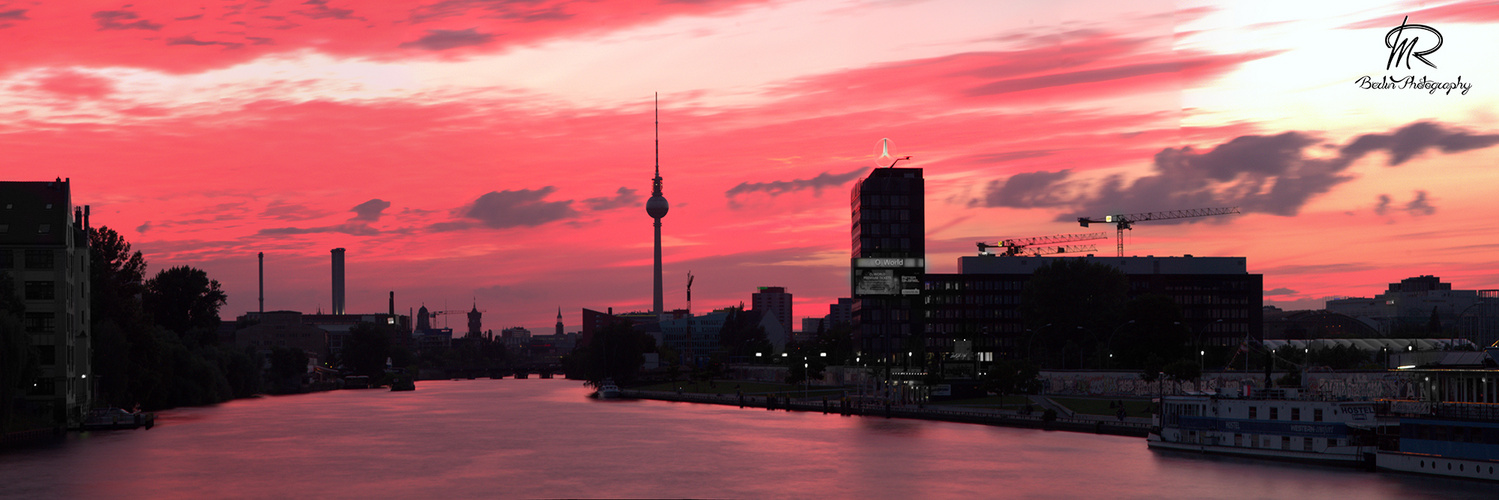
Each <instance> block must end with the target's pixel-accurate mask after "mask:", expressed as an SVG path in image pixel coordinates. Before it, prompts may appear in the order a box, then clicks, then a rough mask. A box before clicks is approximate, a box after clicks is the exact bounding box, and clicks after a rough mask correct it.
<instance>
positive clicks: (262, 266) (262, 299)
mask: <svg viewBox="0 0 1499 500" xmlns="http://www.w3.org/2000/svg"><path fill="white" fill-rule="evenodd" d="M256 255H257V256H258V257H259V258H260V313H261V314H265V252H260V253H258V254H256Z"/></svg>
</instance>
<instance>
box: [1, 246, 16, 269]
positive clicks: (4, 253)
mask: <svg viewBox="0 0 1499 500" xmlns="http://www.w3.org/2000/svg"><path fill="white" fill-rule="evenodd" d="M13 267H16V253H15V252H12V251H10V250H9V249H3V248H0V269H10V268H13Z"/></svg>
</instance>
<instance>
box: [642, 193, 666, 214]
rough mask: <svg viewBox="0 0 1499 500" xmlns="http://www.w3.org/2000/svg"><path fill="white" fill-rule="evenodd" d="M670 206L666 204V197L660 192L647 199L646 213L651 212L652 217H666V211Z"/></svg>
mask: <svg viewBox="0 0 1499 500" xmlns="http://www.w3.org/2000/svg"><path fill="white" fill-rule="evenodd" d="M669 208H671V207H670V206H668V205H667V204H666V198H665V197H663V196H661V195H659V194H658V195H655V196H652V197H651V199H649V200H646V201H645V213H647V214H649V215H650V216H651V218H652V219H660V218H662V217H666V211H667V209H669Z"/></svg>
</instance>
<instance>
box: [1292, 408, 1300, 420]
mask: <svg viewBox="0 0 1499 500" xmlns="http://www.w3.org/2000/svg"><path fill="white" fill-rule="evenodd" d="M1291 420H1301V408H1291Z"/></svg>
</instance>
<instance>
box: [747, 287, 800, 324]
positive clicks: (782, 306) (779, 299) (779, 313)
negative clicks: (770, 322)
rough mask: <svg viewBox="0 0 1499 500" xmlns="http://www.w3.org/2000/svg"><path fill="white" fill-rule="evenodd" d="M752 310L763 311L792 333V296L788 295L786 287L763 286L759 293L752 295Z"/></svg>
mask: <svg viewBox="0 0 1499 500" xmlns="http://www.w3.org/2000/svg"><path fill="white" fill-rule="evenodd" d="M750 310H751V311H763V312H764V313H765V314H766V315H767V316H770V317H771V318H774V319H775V320H776V322H778V323H780V324H781V329H782V330H783V331H786V332H790V331H791V330H792V328H791V326H792V325H791V294H789V293H786V288H785V287H779V286H762V287H760V288H759V291H758V292H755V293H754V294H751V295H750Z"/></svg>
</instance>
